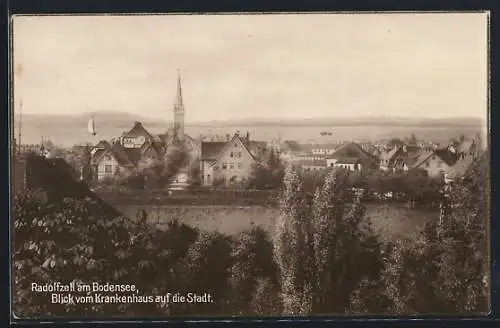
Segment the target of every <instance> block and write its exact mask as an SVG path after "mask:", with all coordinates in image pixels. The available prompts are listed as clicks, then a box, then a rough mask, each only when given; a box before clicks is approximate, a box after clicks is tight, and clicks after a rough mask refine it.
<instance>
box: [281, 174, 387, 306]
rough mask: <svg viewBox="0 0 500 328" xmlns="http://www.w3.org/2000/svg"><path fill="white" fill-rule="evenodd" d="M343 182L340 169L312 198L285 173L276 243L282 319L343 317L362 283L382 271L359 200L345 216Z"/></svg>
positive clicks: (295, 177)
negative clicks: (287, 316) (292, 317)
mask: <svg viewBox="0 0 500 328" xmlns="http://www.w3.org/2000/svg"><path fill="white" fill-rule="evenodd" d="M346 179H347V177H346V172H345V171H344V170H332V171H330V173H329V175H328V177H327V179H326V181H325V183H324V184H323V186H321V187H320V188H318V189H317V190H316V192H315V194H314V197H311V195H310V193H308V192H307V191H305V190H304V188H303V184H302V181H301V178H300V175H299V174H298V173H297V172H295V171H294V170H293V169H292V168H288V169H287V172H286V175H285V179H284V181H285V185H284V190H283V196H282V199H281V215H280V217H279V219H278V221H277V233H276V240H275V258H276V262H277V263H278V266H279V269H280V277H281V293H282V298H283V314H285V315H290V314H292V315H297V314H302V315H308V314H313V313H314V314H332V313H344V312H345V311H346V310H347V308H348V306H349V301H350V298H351V295H352V293H353V292H354V290H355V289H356V287H357V286H358V285H359V283H360V281H361V280H362V279H363V278H366V277H370V278H373V276H376V275H377V273H378V272H379V271H380V263H379V259H380V250H379V244H378V240H377V238H376V236H375V235H374V234H373V232H372V231H371V227H370V224H369V220H368V219H367V218H364V208H363V207H362V206H361V203H360V198H361V195H357V197H356V198H355V201H354V203H353V204H352V207H351V209H350V211H348V213H347V215H345V212H346V211H345V204H346V200H347V199H346V195H347V188H346Z"/></svg>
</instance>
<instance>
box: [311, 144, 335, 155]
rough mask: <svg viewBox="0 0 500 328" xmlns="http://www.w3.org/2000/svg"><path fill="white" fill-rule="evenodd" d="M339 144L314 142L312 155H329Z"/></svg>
mask: <svg viewBox="0 0 500 328" xmlns="http://www.w3.org/2000/svg"><path fill="white" fill-rule="evenodd" d="M339 146H340V144H337V143H328V144H314V145H313V148H312V153H313V155H325V156H326V155H331V154H333V153H334V152H335V150H336V149H337V148H338V147H339Z"/></svg>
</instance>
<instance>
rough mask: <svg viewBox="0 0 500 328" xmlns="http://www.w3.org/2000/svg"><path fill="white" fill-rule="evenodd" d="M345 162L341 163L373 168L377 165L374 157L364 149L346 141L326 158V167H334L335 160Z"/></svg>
mask: <svg viewBox="0 0 500 328" xmlns="http://www.w3.org/2000/svg"><path fill="white" fill-rule="evenodd" d="M339 161H341V162H345V163H343V164H342V165H348V166H349V167H351V166H352V167H353V168H354V167H355V166H357V167H359V169H361V167H363V168H366V169H368V168H374V167H375V166H376V165H377V160H376V158H375V157H374V156H373V155H372V154H370V153H369V152H367V151H366V150H364V149H363V148H362V147H361V146H360V145H358V144H357V143H355V142H347V143H344V144H343V145H341V146H339V147H338V148H337V149H336V150H335V152H334V153H333V154H331V155H329V156H328V157H327V158H326V162H327V163H326V164H327V167H335V166H336V163H337V162H339Z"/></svg>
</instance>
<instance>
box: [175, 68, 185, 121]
mask: <svg viewBox="0 0 500 328" xmlns="http://www.w3.org/2000/svg"><path fill="white" fill-rule="evenodd" d="M175 110H176V111H184V103H183V101H182V83H181V70H180V69H179V68H178V69H177V96H176V98H175Z"/></svg>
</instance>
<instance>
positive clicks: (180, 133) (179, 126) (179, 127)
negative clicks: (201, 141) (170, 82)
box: [174, 70, 184, 141]
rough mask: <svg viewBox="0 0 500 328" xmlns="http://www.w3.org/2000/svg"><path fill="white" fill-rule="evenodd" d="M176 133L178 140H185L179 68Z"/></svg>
mask: <svg viewBox="0 0 500 328" xmlns="http://www.w3.org/2000/svg"><path fill="white" fill-rule="evenodd" d="M174 134H175V138H176V139H177V140H179V141H182V140H184V102H183V101H182V86H181V74H180V71H179V70H177V96H176V98H175V103H174Z"/></svg>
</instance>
